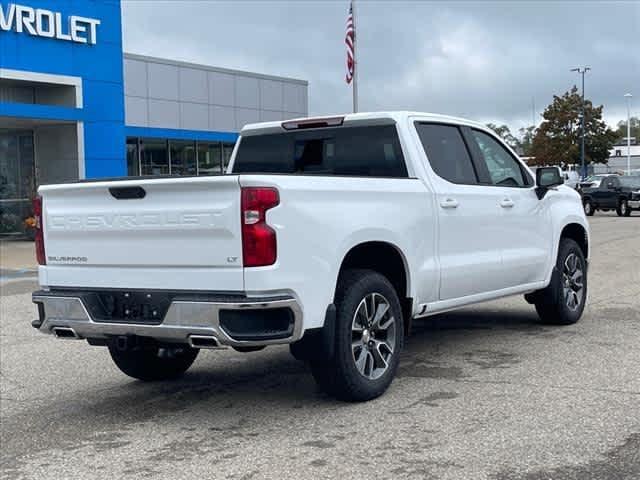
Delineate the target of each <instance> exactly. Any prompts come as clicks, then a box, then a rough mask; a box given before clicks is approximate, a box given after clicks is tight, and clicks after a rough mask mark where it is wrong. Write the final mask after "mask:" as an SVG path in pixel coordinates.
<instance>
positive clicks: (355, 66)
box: [351, 0, 358, 113]
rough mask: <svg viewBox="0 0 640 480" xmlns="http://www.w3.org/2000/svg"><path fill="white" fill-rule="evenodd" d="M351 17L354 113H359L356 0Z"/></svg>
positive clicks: (352, 1) (353, 2)
mask: <svg viewBox="0 0 640 480" xmlns="http://www.w3.org/2000/svg"><path fill="white" fill-rule="evenodd" d="M351 15H352V17H353V113H357V112H358V61H357V60H356V57H357V55H358V47H357V46H356V45H357V42H358V31H357V29H356V25H357V23H356V0H351Z"/></svg>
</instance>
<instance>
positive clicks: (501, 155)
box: [472, 130, 529, 187]
mask: <svg viewBox="0 0 640 480" xmlns="http://www.w3.org/2000/svg"><path fill="white" fill-rule="evenodd" d="M472 134H473V138H474V140H475V142H476V143H477V145H478V148H479V149H480V153H481V154H482V159H483V160H484V162H485V163H486V165H487V170H489V176H490V178H491V183H492V184H493V185H498V186H501V187H526V186H528V185H529V182H528V178H527V177H525V175H524V172H523V171H522V168H521V167H520V164H519V163H518V161H517V160H516V159H515V158H513V156H512V155H511V154H510V153H509V152H508V151H507V149H506V148H504V147H503V146H502V145H500V143H498V141H497V140H496V139H494V138H493V137H492V136H491V135H488V134H486V133H485V132H481V131H480V130H472Z"/></svg>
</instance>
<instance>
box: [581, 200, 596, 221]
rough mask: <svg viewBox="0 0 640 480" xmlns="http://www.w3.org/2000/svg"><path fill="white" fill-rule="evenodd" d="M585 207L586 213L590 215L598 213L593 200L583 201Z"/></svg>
mask: <svg viewBox="0 0 640 480" xmlns="http://www.w3.org/2000/svg"><path fill="white" fill-rule="evenodd" d="M583 207H584V214H585V215H587V216H589V217H591V216H593V214H594V213H596V209H595V207H594V206H593V203H591V200H585V201H584V203H583Z"/></svg>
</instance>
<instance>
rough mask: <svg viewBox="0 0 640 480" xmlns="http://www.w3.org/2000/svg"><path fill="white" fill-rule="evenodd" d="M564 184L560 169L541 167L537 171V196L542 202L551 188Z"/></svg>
mask: <svg viewBox="0 0 640 480" xmlns="http://www.w3.org/2000/svg"><path fill="white" fill-rule="evenodd" d="M563 183H564V179H563V178H562V173H561V172H560V169H559V168H558V167H540V168H538V169H537V170H536V185H537V187H536V195H537V196H538V200H542V199H543V198H544V196H545V195H546V194H547V191H548V190H549V189H550V188H553V187H558V186H560V185H562V184H563Z"/></svg>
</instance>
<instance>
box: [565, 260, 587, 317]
mask: <svg viewBox="0 0 640 480" xmlns="http://www.w3.org/2000/svg"><path fill="white" fill-rule="evenodd" d="M562 291H563V294H564V300H565V304H566V305H567V308H569V310H571V311H573V312H575V311H576V310H577V309H578V308H579V307H580V305H581V304H582V300H583V298H584V272H583V267H582V261H581V260H580V258H579V257H578V255H576V254H575V253H570V254H569V255H567V258H565V260H564V265H563V267H562Z"/></svg>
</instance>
